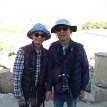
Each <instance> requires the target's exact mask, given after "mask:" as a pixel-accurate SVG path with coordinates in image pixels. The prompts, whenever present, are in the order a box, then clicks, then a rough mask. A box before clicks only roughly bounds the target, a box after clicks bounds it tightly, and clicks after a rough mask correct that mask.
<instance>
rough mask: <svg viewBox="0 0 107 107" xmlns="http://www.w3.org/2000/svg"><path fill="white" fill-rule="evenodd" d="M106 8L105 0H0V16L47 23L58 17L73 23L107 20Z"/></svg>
mask: <svg viewBox="0 0 107 107" xmlns="http://www.w3.org/2000/svg"><path fill="white" fill-rule="evenodd" d="M106 10H107V0H0V18H1V19H4V20H6V21H10V22H13V21H16V22H18V21H20V20H22V19H28V18H32V19H34V20H35V22H36V21H37V22H43V23H46V24H48V25H50V23H51V24H53V23H54V22H55V21H56V20H57V19H59V18H67V19H69V20H70V21H71V22H72V23H74V24H77V23H81V22H83V21H87V20H96V21H97V20H98V21H100V20H106V21H107V12H106ZM23 23H24V22H23Z"/></svg>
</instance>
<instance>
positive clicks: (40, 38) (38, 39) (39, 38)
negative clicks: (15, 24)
mask: <svg viewBox="0 0 107 107" xmlns="http://www.w3.org/2000/svg"><path fill="white" fill-rule="evenodd" d="M45 36H46V35H45V33H44V32H41V31H39V32H34V33H33V34H32V40H33V43H34V44H35V45H41V44H42V43H43V42H44V41H45Z"/></svg>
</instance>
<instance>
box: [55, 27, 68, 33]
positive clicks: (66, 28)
mask: <svg viewBox="0 0 107 107" xmlns="http://www.w3.org/2000/svg"><path fill="white" fill-rule="evenodd" d="M68 28H69V27H68V26H61V27H56V32H60V31H61V30H63V31H67V30H68Z"/></svg>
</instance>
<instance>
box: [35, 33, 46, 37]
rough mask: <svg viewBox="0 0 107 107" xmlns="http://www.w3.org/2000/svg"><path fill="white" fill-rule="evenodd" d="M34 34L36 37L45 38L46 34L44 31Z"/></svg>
mask: <svg viewBox="0 0 107 107" xmlns="http://www.w3.org/2000/svg"><path fill="white" fill-rule="evenodd" d="M34 36H35V37H39V36H41V37H42V38H43V37H45V34H44V33H41V34H40V33H34Z"/></svg>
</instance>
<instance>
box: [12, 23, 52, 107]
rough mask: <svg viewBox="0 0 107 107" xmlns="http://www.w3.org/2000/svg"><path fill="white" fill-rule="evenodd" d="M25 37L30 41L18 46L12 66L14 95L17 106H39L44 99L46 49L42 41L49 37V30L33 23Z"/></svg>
mask: <svg viewBox="0 0 107 107" xmlns="http://www.w3.org/2000/svg"><path fill="white" fill-rule="evenodd" d="M27 37H28V38H30V39H31V40H32V43H31V44H29V45H26V46H23V47H21V48H19V50H18V52H17V55H16V59H15V62H14V66H13V85H14V96H15V98H16V99H17V101H18V104H19V107H29V103H31V107H40V105H41V104H43V102H44V99H45V90H46V88H45V81H46V71H47V61H48V60H47V58H48V56H47V50H46V49H45V48H44V47H43V45H42V43H43V42H44V41H45V40H48V39H50V38H51V34H50V32H49V31H48V30H47V29H46V27H45V26H44V25H43V24H41V23H37V24H35V25H34V26H33V27H32V28H31V29H30V30H29V31H28V32H27Z"/></svg>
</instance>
